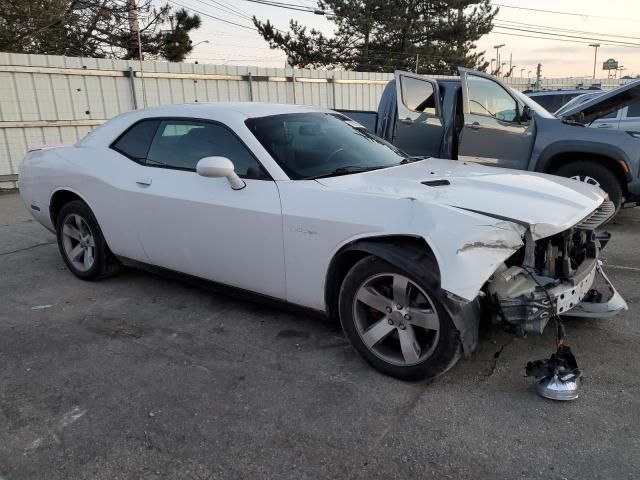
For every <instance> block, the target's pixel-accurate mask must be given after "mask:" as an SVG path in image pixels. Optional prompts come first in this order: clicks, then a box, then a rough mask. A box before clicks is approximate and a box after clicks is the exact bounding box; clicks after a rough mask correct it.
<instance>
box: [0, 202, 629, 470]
mask: <svg viewBox="0 0 640 480" xmlns="http://www.w3.org/2000/svg"><path fill="white" fill-rule="evenodd" d="M608 229H609V231H610V232H611V233H612V234H613V235H614V236H613V239H612V241H611V242H610V244H609V245H608V246H607V248H606V250H605V251H604V252H603V257H604V258H605V261H606V264H607V267H606V271H607V273H608V274H609V276H610V278H611V279H612V281H613V282H614V283H615V285H616V286H617V287H618V289H619V290H620V292H621V293H622V295H623V296H624V297H625V299H626V300H627V302H628V303H629V306H630V310H629V311H628V312H625V313H624V314H622V315H620V316H618V317H616V318H615V319H612V320H569V321H567V334H568V344H569V345H571V347H572V348H573V350H574V352H575V354H576V356H577V359H578V363H579V365H580V367H581V368H582V370H583V371H584V376H583V385H582V389H581V396H580V398H579V399H578V400H576V401H574V402H567V403H559V402H553V401H550V400H545V399H543V398H540V397H538V396H537V394H536V393H535V389H534V382H533V380H532V379H529V378H525V377H524V366H525V364H526V363H527V361H528V360H534V359H539V358H545V357H548V355H549V354H550V353H551V352H552V348H553V332H552V329H551V328H548V329H547V330H546V331H545V333H544V335H542V336H538V335H530V336H528V337H527V338H524V339H523V338H515V337H513V336H512V335H510V334H508V333H506V332H504V331H503V330H502V328H501V327H499V326H490V327H485V328H484V329H483V330H482V332H481V341H480V345H479V348H478V349H477V351H476V352H475V353H474V354H473V355H472V357H471V358H469V359H465V360H462V361H461V362H459V363H458V364H457V365H456V366H455V367H454V368H453V369H452V370H450V371H449V372H448V373H447V374H446V375H445V376H443V377H441V378H439V379H437V380H436V381H434V382H432V383H424V382H421V383H404V382H401V381H398V380H394V379H391V378H388V377H385V376H382V375H380V374H378V373H377V372H376V371H374V370H372V369H371V368H369V367H368V366H367V365H366V364H365V363H364V362H363V361H362V360H360V358H359V357H358V356H357V355H356V354H355V352H354V351H353V350H352V349H351V347H350V346H349V345H348V344H347V342H346V341H345V339H344V338H343V336H342V335H341V333H340V331H339V329H338V328H337V327H336V326H335V325H333V324H331V323H330V322H328V321H323V320H322V319H318V318H315V317H312V316H306V315H302V314H300V313H291V312H288V311H284V310H280V309H276V308H273V307H267V306H264V305H260V304H255V303H249V302H244V301H242V300H238V299H232V298H229V297H225V296H222V295H220V294H216V293H212V292H211V291H210V290H207V289H205V288H198V287H194V286H192V285H188V284H185V283H181V282H177V281H173V280H168V279H165V278H162V277H159V276H155V275H152V274H148V273H144V272H141V271H136V270H126V271H124V272H123V273H121V274H120V275H118V276H116V277H113V278H110V279H107V280H104V281H101V282H97V283H90V282H84V281H81V280H79V279H77V278H75V277H74V276H73V275H71V273H69V272H68V271H67V270H66V269H65V267H64V263H63V262H62V259H61V258H60V255H59V253H58V249H57V246H56V244H55V239H54V236H53V235H52V234H51V233H49V232H48V231H46V230H45V229H44V228H43V227H41V226H40V225H39V224H38V223H36V222H34V221H33V220H32V219H31V217H30V215H29V213H28V212H27V210H26V209H25V208H24V206H23V205H22V203H21V201H20V199H19V197H18V196H17V195H16V194H3V195H0V479H1V480H19V479H109V480H113V479H137V478H140V479H222V478H224V479H227V478H234V479H235V478H252V479H253V478H278V479H285V478H295V479H323V478H335V479H370V478H384V479H388V478H399V479H400V478H401V479H407V478H439V479H474V480H479V479H502V478H504V479H558V480H560V479H605V478H606V479H617V480H620V479H636V478H639V477H640V322H639V318H638V309H637V308H638V302H639V301H640V293H639V289H638V287H639V286H640V242H639V241H638V240H639V237H640V208H638V209H630V210H625V211H623V212H622V213H621V214H620V215H619V216H618V218H617V219H616V220H615V222H614V223H613V224H610V225H609V228H608Z"/></svg>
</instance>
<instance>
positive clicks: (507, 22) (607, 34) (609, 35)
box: [496, 19, 640, 40]
mask: <svg viewBox="0 0 640 480" xmlns="http://www.w3.org/2000/svg"><path fill="white" fill-rule="evenodd" d="M496 22H501V23H505V24H507V25H508V26H514V25H515V26H525V27H534V28H540V29H543V30H553V31H554V32H555V31H559V32H568V33H580V34H586V35H604V36H606V37H618V38H628V39H631V40H640V37H630V36H626V35H616V34H614V33H602V32H589V31H585V30H571V29H568V28H560V27H550V26H548V25H537V24H534V23H525V22H516V21H515V20H501V19H497V20H496Z"/></svg>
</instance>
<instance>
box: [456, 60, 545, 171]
mask: <svg viewBox="0 0 640 480" xmlns="http://www.w3.org/2000/svg"><path fill="white" fill-rule="evenodd" d="M458 71H459V72H460V80H461V82H462V104H463V105H462V106H463V108H462V110H463V113H464V124H463V126H462V130H461V131H460V134H459V145H458V160H464V161H470V162H478V163H483V164H486V165H491V166H495V167H505V168H518V169H522V170H526V169H527V165H528V163H529V159H530V157H531V150H532V148H533V142H534V141H535V122H534V121H533V120H532V119H531V118H528V116H527V115H526V112H525V111H524V110H525V109H524V105H523V104H522V103H521V102H519V101H518V100H517V98H516V96H515V95H514V94H513V93H512V92H510V91H509V89H508V88H506V87H505V86H504V85H502V84H501V83H500V82H499V81H498V80H496V79H495V78H494V77H492V76H491V75H487V74H484V73H481V72H476V71H474V70H469V69H467V68H458Z"/></svg>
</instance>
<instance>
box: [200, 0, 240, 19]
mask: <svg viewBox="0 0 640 480" xmlns="http://www.w3.org/2000/svg"><path fill="white" fill-rule="evenodd" d="M210 1H211V2H212V3H214V4H216V5H218V7H219V8H221V9H222V10H223V11H224V12H225V13H230V14H231V15H235V16H236V17H240V18H242V19H244V20H251V16H249V14H247V13H244V12H243V11H242V10H239V9H237V8H234V7H232V6H231V5H229V4H228V3H226V2H224V3H223V2H220V1H218V0H210ZM202 3H204V2H202Z"/></svg>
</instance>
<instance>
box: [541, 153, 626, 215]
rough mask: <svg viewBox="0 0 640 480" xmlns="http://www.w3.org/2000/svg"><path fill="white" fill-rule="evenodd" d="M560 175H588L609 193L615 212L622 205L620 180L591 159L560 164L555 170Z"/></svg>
mask: <svg viewBox="0 0 640 480" xmlns="http://www.w3.org/2000/svg"><path fill="white" fill-rule="evenodd" d="M553 173H554V174H555V175H558V176H561V177H567V178H569V177H573V176H575V175H580V176H587V175H588V176H590V177H592V178H593V179H595V180H596V181H597V182H598V183H599V184H600V188H602V190H604V191H605V192H607V193H608V194H609V199H610V200H611V201H612V202H613V204H614V205H615V206H616V212H617V211H618V210H620V207H621V205H622V193H623V192H622V185H620V180H619V179H618V177H617V176H616V174H615V173H613V172H612V171H611V170H610V169H609V168H607V167H606V166H604V165H601V164H599V163H597V162H594V161H592V160H579V161H576V162H571V163H567V164H566V165H563V166H561V167H560V168H558V169H557V170H556V171H555V172H553Z"/></svg>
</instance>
